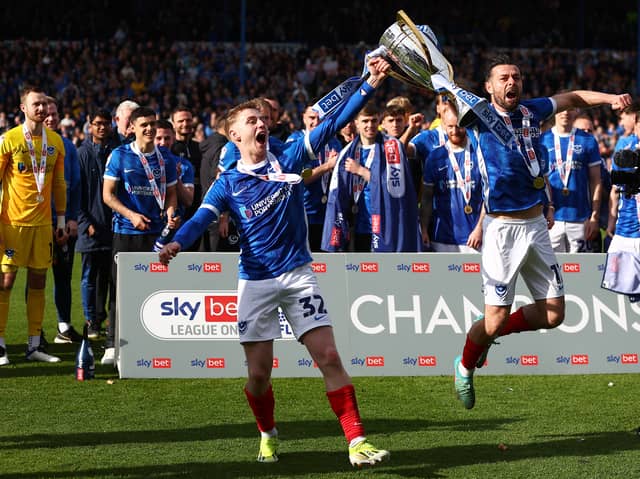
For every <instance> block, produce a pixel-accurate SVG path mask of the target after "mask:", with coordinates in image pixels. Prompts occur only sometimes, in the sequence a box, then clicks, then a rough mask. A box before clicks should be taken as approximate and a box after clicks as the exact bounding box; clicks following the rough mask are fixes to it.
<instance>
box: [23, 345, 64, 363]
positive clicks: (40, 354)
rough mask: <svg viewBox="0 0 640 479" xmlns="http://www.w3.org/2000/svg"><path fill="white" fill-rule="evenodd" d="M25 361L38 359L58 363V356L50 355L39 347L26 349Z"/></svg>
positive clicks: (42, 361)
mask: <svg viewBox="0 0 640 479" xmlns="http://www.w3.org/2000/svg"><path fill="white" fill-rule="evenodd" d="M26 357H27V361H40V362H41V363H59V362H60V358H59V357H58V356H52V355H51V354H47V353H46V352H45V351H43V350H42V349H40V348H37V349H32V350H31V351H27V354H26Z"/></svg>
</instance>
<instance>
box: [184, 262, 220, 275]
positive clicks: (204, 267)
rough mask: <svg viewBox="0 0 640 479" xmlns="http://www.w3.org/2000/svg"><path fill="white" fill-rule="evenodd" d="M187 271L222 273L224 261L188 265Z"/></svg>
mask: <svg viewBox="0 0 640 479" xmlns="http://www.w3.org/2000/svg"><path fill="white" fill-rule="evenodd" d="M187 271H195V272H196V273H222V263H202V264H190V265H187Z"/></svg>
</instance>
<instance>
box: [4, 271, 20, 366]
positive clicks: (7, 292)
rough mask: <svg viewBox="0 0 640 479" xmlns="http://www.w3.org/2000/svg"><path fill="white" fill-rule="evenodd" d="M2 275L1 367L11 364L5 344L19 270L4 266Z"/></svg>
mask: <svg viewBox="0 0 640 479" xmlns="http://www.w3.org/2000/svg"><path fill="white" fill-rule="evenodd" d="M1 268H2V273H1V274H0V366H6V365H7V364H9V355H8V354H7V344H6V342H5V339H4V338H5V331H6V329H7V322H8V320H9V303H10V299H11V289H12V288H13V284H14V282H15V280H16V275H17V272H18V268H17V267H15V266H13V265H7V264H4V263H3V264H2V266H1Z"/></svg>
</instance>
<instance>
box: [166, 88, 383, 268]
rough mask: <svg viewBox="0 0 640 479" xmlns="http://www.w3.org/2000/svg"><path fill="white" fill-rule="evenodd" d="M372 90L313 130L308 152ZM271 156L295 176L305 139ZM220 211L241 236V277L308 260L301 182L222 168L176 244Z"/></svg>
mask: <svg viewBox="0 0 640 479" xmlns="http://www.w3.org/2000/svg"><path fill="white" fill-rule="evenodd" d="M373 91H374V89H373V88H372V87H371V86H370V85H368V84H366V83H365V84H364V85H362V87H361V88H360V89H359V90H358V91H357V92H355V93H354V94H353V95H352V96H351V97H350V98H349V100H348V101H347V103H346V104H345V105H344V106H343V107H341V108H339V109H338V110H337V111H336V112H335V113H334V114H332V115H330V116H328V117H327V118H325V119H324V121H322V123H320V125H318V126H317V127H316V128H315V129H314V130H313V131H311V132H310V134H309V136H308V144H309V146H310V147H311V150H312V151H317V150H318V149H319V148H320V147H321V146H322V145H324V144H326V143H327V142H328V141H329V140H330V138H332V137H333V136H335V134H336V132H337V131H338V130H339V129H340V128H342V127H343V126H344V125H345V124H347V123H348V122H349V121H350V120H351V119H352V118H353V117H354V116H355V115H356V114H357V112H358V111H360V110H361V109H362V107H363V106H364V105H365V104H366V102H367V101H368V99H369V98H370V97H371V94H372V93H373ZM271 153H274V152H271ZM271 153H270V154H269V155H271ZM269 155H268V156H269ZM274 156H277V160H278V163H279V164H280V167H281V168H282V171H283V172H287V173H298V174H299V173H300V172H301V171H302V169H303V167H304V165H305V162H307V161H308V160H309V157H308V154H307V145H306V142H305V141H304V138H302V139H299V140H296V141H292V142H290V143H285V144H284V149H283V150H282V152H281V153H280V154H279V155H274ZM243 166H244V168H243V170H244V169H250V170H251V171H253V173H254V174H256V175H264V174H267V173H269V172H274V165H273V164H272V163H271V162H270V161H268V160H264V161H262V162H261V163H259V164H257V165H246V164H243ZM224 211H229V212H230V215H231V218H232V219H233V220H234V221H235V224H236V226H237V228H238V232H239V233H240V262H239V266H238V276H239V277H240V278H241V279H248V280H261V279H268V278H275V277H277V276H279V275H281V274H283V273H286V272H288V271H291V270H292V269H294V268H297V267H299V266H301V265H303V264H305V263H308V262H310V261H311V253H310V251H309V244H308V240H307V222H306V221H305V213H304V185H303V182H302V181H300V182H299V183H295V184H291V183H285V182H277V181H264V180H262V179H260V178H258V177H256V176H254V175H251V174H247V173H245V172H243V171H240V170H238V169H237V168H233V169H230V170H226V171H224V172H223V173H222V174H221V175H220V177H219V178H218V180H217V181H216V182H214V183H213V184H212V185H211V187H210V188H209V190H208V191H207V192H206V194H205V196H204V198H203V200H202V204H201V205H200V207H199V208H198V211H197V212H196V213H195V215H194V216H193V217H192V218H191V219H190V220H189V221H187V222H186V223H185V224H184V225H183V226H182V227H181V228H179V229H178V231H177V233H176V235H175V237H174V241H177V242H178V243H180V244H181V245H182V247H183V248H185V247H188V246H190V245H191V244H192V243H193V242H194V241H195V240H196V239H197V238H198V237H199V236H200V235H202V233H204V231H205V229H206V228H207V226H208V224H209V223H210V222H211V221H213V220H214V219H215V218H216V217H218V216H219V215H220V213H221V212H224Z"/></svg>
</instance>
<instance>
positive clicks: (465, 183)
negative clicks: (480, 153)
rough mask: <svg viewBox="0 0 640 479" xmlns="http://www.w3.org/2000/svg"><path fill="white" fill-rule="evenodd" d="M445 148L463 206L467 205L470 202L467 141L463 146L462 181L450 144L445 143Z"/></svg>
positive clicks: (469, 162) (469, 161) (469, 165)
mask: <svg viewBox="0 0 640 479" xmlns="http://www.w3.org/2000/svg"><path fill="white" fill-rule="evenodd" d="M445 147H446V149H447V153H448V154H449V163H451V167H452V168H453V172H454V173H455V175H456V186H457V188H458V189H459V190H460V191H462V196H463V197H464V203H465V205H468V204H469V203H470V202H471V150H470V149H469V142H468V141H467V143H466V145H465V146H464V179H463V178H462V173H461V172H460V167H459V166H458V160H456V156H455V154H454V153H453V150H452V149H451V143H450V142H447V143H446V144H445Z"/></svg>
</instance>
